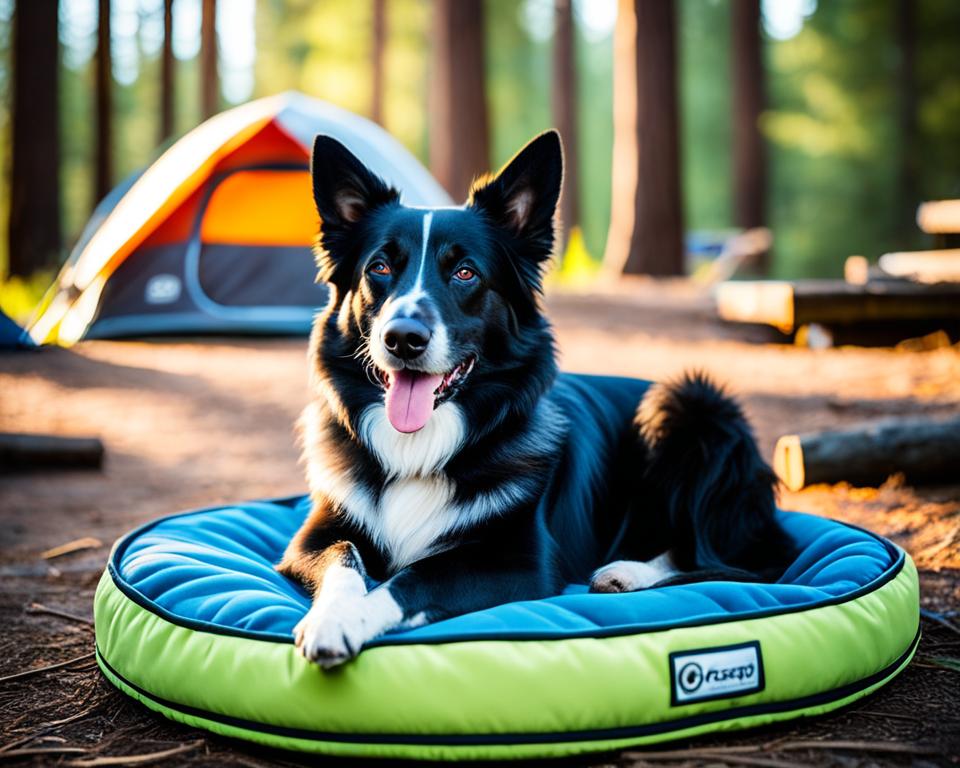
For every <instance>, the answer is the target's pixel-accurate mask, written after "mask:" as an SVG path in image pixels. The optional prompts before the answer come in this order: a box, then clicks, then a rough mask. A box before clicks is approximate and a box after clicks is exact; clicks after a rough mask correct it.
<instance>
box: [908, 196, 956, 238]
mask: <svg viewBox="0 0 960 768" xmlns="http://www.w3.org/2000/svg"><path fill="white" fill-rule="evenodd" d="M917 226H919V227H920V229H922V230H923V231H924V232H926V233H927V234H928V235H950V234H956V233H958V232H960V200H934V201H931V202H929V203H923V204H922V205H921V206H920V207H919V208H917Z"/></svg>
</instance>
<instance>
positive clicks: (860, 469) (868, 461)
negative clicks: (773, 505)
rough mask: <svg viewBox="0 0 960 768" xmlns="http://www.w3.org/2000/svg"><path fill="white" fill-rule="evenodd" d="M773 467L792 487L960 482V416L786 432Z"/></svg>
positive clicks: (894, 420) (798, 488) (788, 485)
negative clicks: (895, 478) (898, 479)
mask: <svg viewBox="0 0 960 768" xmlns="http://www.w3.org/2000/svg"><path fill="white" fill-rule="evenodd" d="M773 469H774V471H775V472H776V473H777V476H778V477H779V478H780V479H781V480H782V481H783V483H784V485H786V486H787V488H789V489H790V490H791V491H799V490H800V489H801V488H804V487H806V486H808V485H815V484H816V483H838V482H848V483H851V484H852V485H867V486H874V485H880V484H881V483H883V481H884V480H886V479H887V478H888V477H889V476H890V475H894V474H897V473H902V474H903V475H904V476H905V478H906V480H907V482H909V483H913V484H922V483H937V482H954V483H957V482H960V419H957V418H954V419H949V420H947V421H928V420H920V419H885V420H882V421H876V422H872V423H870V424H867V425H863V426H858V427H854V428H851V429H846V430H842V431H840V430H838V431H830V432H817V433H812V434H805V435H785V436H783V437H781V438H780V439H779V440H778V441H777V445H776V448H774V452H773Z"/></svg>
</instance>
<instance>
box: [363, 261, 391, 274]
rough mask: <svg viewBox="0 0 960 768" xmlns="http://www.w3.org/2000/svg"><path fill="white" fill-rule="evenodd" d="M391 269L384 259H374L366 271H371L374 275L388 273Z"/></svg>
mask: <svg viewBox="0 0 960 768" xmlns="http://www.w3.org/2000/svg"><path fill="white" fill-rule="evenodd" d="M391 271H392V270H391V269H390V265H389V264H387V262H385V261H375V262H373V264H371V265H370V266H369V267H367V272H371V273H372V274H374V275H389V274H390V272H391Z"/></svg>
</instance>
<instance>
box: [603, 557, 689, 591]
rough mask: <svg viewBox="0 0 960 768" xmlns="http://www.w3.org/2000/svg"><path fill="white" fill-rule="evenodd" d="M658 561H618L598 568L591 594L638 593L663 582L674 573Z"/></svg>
mask: <svg viewBox="0 0 960 768" xmlns="http://www.w3.org/2000/svg"><path fill="white" fill-rule="evenodd" d="M658 560H659V558H658V559H657V560H651V561H650V562H649V563H641V562H638V561H636V560H617V561H616V562H614V563H610V564H609V565H605V566H603V568H598V569H597V570H596V571H594V573H593V576H591V577H590V591H591V592H636V591H637V590H638V589H647V588H648V587H652V586H653V585H654V584H656V583H658V582H660V581H663V580H664V579H665V578H667V577H668V576H670V575H671V574H672V573H673V571H672V570H671V569H667V568H664V567H663V566H662V565H661V564H660V563H658Z"/></svg>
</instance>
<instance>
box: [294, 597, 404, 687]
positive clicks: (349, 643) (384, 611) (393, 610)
mask: <svg viewBox="0 0 960 768" xmlns="http://www.w3.org/2000/svg"><path fill="white" fill-rule="evenodd" d="M402 620H403V611H402V610H401V609H400V606H399V605H397V603H396V601H395V600H394V599H393V597H392V596H391V595H390V591H389V590H388V589H386V588H385V587H381V588H380V589H376V590H374V591H373V592H371V593H369V594H365V595H359V594H353V595H347V594H345V595H343V596H342V597H338V598H337V599H334V600H330V601H329V602H328V601H320V602H318V603H316V604H315V605H314V606H313V607H312V608H311V609H310V610H309V611H308V612H307V615H306V616H304V617H303V619H301V621H300V623H299V624H297V626H296V627H294V629H293V641H294V643H295V645H296V646H297V649H298V650H299V651H300V653H301V654H303V657H304V658H305V659H307V660H309V661H312V662H314V663H316V664H319V665H320V666H321V667H323V668H324V669H330V668H331V667H336V666H338V665H340V664H343V663H344V662H346V661H350V659H352V658H354V657H355V656H356V655H357V654H358V653H360V650H361V649H362V648H363V645H364V643H369V642H370V641H371V640H374V639H376V638H378V637H380V635H382V634H383V633H384V632H387V631H388V630H390V629H393V628H394V627H398V626H400V625H401V623H402Z"/></svg>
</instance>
